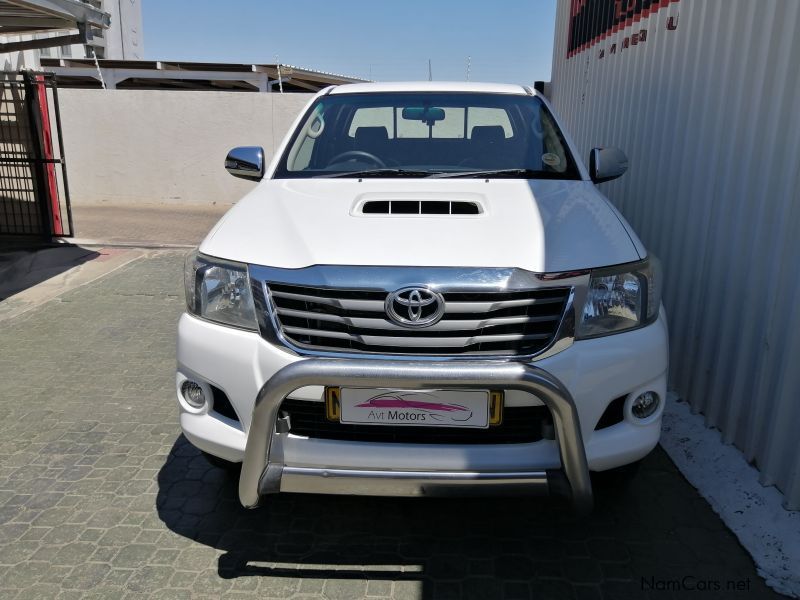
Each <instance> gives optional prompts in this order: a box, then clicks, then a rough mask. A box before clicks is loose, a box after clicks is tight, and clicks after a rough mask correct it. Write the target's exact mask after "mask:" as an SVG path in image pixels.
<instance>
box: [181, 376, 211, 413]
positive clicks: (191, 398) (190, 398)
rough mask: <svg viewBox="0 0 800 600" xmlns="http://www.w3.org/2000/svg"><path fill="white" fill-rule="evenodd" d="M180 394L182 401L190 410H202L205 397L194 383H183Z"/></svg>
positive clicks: (200, 388) (197, 384) (199, 387)
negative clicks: (184, 401)
mask: <svg viewBox="0 0 800 600" xmlns="http://www.w3.org/2000/svg"><path fill="white" fill-rule="evenodd" d="M181 394H183V399H184V400H186V402H187V403H188V404H189V406H191V407H192V408H203V406H204V405H205V403H206V395H205V394H204V393H203V388H202V387H201V386H200V384H199V383H196V382H194V381H184V382H183V385H181Z"/></svg>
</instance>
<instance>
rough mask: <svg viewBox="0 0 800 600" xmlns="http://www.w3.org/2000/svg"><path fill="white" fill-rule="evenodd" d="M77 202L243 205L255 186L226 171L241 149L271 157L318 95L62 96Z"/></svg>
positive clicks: (150, 92) (70, 172)
mask: <svg viewBox="0 0 800 600" xmlns="http://www.w3.org/2000/svg"><path fill="white" fill-rule="evenodd" d="M58 94H59V98H60V106H61V120H62V127H63V134H64V150H65V154H66V159H67V174H68V176H69V188H70V194H71V196H72V202H73V203H74V204H88V203H99V202H106V203H125V204H130V203H201V204H208V203H223V204H232V203H234V202H236V201H237V200H238V199H239V198H240V197H241V196H242V195H243V194H244V193H245V192H247V191H248V190H249V189H251V188H252V186H253V185H254V184H252V183H250V182H247V181H245V180H242V179H236V178H234V177H232V176H231V175H229V174H228V173H227V172H226V171H225V169H224V160H225V155H226V154H227V152H228V150H229V149H230V148H232V147H234V146H263V147H264V151H265V154H266V157H267V159H269V158H271V156H272V154H273V153H274V150H275V148H276V147H277V145H278V144H280V142H281V140H282V138H283V136H284V135H285V134H286V132H287V131H288V129H289V127H290V125H291V123H292V122H293V121H294V119H295V118H296V117H297V115H298V114H299V112H300V111H301V110H302V108H303V107H304V106H305V104H306V103H307V102H308V101H309V99H310V98H311V94H257V93H241V92H240V93H237V92H207V91H162V90H78V89H61V90H59V92H58Z"/></svg>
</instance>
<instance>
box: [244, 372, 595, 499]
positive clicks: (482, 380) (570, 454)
mask: <svg viewBox="0 0 800 600" xmlns="http://www.w3.org/2000/svg"><path fill="white" fill-rule="evenodd" d="M309 385H323V386H355V387H368V388H369V387H375V388H400V389H475V388H480V389H504V390H520V391H523V392H528V393H530V394H533V395H534V396H536V397H537V398H539V399H540V400H541V401H542V402H543V403H544V404H545V405H546V406H547V407H548V408H549V409H550V412H551V413H552V416H553V424H554V426H555V433H556V440H557V442H558V446H559V451H560V454H561V469H560V470H556V471H548V472H547V473H546V479H547V481H548V483H549V484H550V485H549V486H548V487H549V488H550V489H551V490H557V489H559V487H560V488H562V489H563V492H564V493H566V494H568V495H569V496H570V498H571V502H572V505H573V507H574V509H575V510H576V512H578V513H581V514H585V513H588V512H590V511H591V509H592V502H593V500H592V486H591V482H590V480H589V468H588V466H587V463H586V452H585V449H584V445H583V437H582V435H581V430H580V423H579V420H578V412H577V409H576V408H575V403H574V401H573V399H572V396H571V395H570V393H569V391H568V390H567V389H566V388H565V387H564V385H563V384H562V383H561V382H560V381H559V380H558V379H556V378H555V377H554V376H553V375H551V374H550V373H548V372H547V371H544V370H543V369H540V368H538V367H535V366H532V365H529V364H524V363H519V362H497V361H464V362H461V361H456V362H422V361H405V360H365V359H338V358H311V359H305V360H299V361H297V362H294V363H292V364H290V365H287V366H285V367H283V368H282V369H281V370H280V371H278V372H277V373H275V374H274V375H273V376H272V377H271V378H270V379H269V380H268V381H267V382H266V383H265V384H264V386H263V387H262V388H261V390H260V391H259V393H258V396H257V397H256V402H255V407H254V408H253V419H252V421H251V423H250V431H249V433H248V436H247V446H246V448H245V455H244V463H243V465H242V473H241V476H240V479H239V500H240V501H241V503H242V505H243V506H245V507H247V508H255V507H256V506H258V503H259V500H260V498H261V496H262V495H265V494H271V493H277V492H279V491H280V490H281V478H282V477H283V475H284V473H286V474H287V476H288V475H289V474H294V475H295V476H296V473H294V471H296V470H297V469H296V468H293V467H285V466H284V465H283V462H282V460H281V459H279V458H278V457H276V456H273V455H272V453H271V451H272V441H273V437H274V435H275V431H276V424H277V420H278V412H279V408H280V404H281V402H282V401H283V399H284V398H286V396H288V395H289V394H291V393H292V392H293V391H295V390H297V389H298V388H301V387H305V386H309ZM293 470H294V471H293ZM312 471H313V472H314V473H313V474H312V473H311V472H312ZM371 473H374V475H371ZM306 475H307V476H318V477H331V476H333V477H336V476H341V477H351V478H353V479H361V480H364V479H368V478H370V477H371V476H374V477H376V478H377V477H381V478H384V481H385V480H386V479H387V478H388V479H391V477H393V476H394V474H392V473H387V472H385V471H375V472H370V471H367V470H364V471H353V470H347V471H341V472H337V471H336V470H335V469H330V470H328V469H313V470H309V472H307V473H306ZM410 475H412V473H408V474H406V472H405V471H398V472H397V473H396V476H397V479H398V480H400V479H408V476H410ZM495 475H496V477H495ZM522 475H523V474H519V479H520V480H521V481H520V483H524V481H523V479H524V478H523V477H522ZM539 475H540V478H541V476H545V473H540V474H539ZM413 476H414V477H415V478H416V479H419V480H420V481H422V482H423V483H422V485H423V489H424V485H425V483H424V482H429V483H430V484H431V485H432V486H433V485H435V482H436V481H437V480H447V481H450V482H453V481H455V482H458V481H460V482H461V483H466V484H469V483H470V480H471V479H473V480H475V483H476V484H478V483H481V482H483V483H487V482H488V483H491V481H492V479H499V480H502V481H503V482H506V483H508V481H509V479H513V475H512V474H507V473H502V474H501V473H498V474H492V473H453V472H446V473H445V472H441V473H438V472H436V471H431V472H425V473H420V472H416V471H415V472H413Z"/></svg>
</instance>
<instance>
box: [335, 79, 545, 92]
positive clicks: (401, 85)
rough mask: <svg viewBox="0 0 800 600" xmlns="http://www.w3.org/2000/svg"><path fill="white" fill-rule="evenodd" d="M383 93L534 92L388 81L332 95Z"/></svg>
mask: <svg viewBox="0 0 800 600" xmlns="http://www.w3.org/2000/svg"><path fill="white" fill-rule="evenodd" d="M381 92H478V93H484V94H517V95H523V96H524V95H532V94H534V92H533V90H532V89H530V88H525V87H523V86H521V85H512V84H508V83H473V82H470V81H386V82H375V83H348V84H344V85H339V86H336V87H334V88H333V89H332V90H331V91H330V92H329V93H330V94H369V93H381Z"/></svg>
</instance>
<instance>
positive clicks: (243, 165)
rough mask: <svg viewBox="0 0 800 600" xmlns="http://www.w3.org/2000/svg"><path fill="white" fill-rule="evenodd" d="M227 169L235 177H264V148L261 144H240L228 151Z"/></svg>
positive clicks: (257, 178) (256, 179)
mask: <svg viewBox="0 0 800 600" xmlns="http://www.w3.org/2000/svg"><path fill="white" fill-rule="evenodd" d="M225 169H226V170H227V171H228V173H230V174H231V175H233V176H234V177H241V178H242V179H250V180H252V181H259V180H260V179H261V178H262V177H264V149H263V148H261V147H260V146H240V147H238V148H234V149H233V150H231V151H230V152H228V156H226V157H225Z"/></svg>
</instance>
